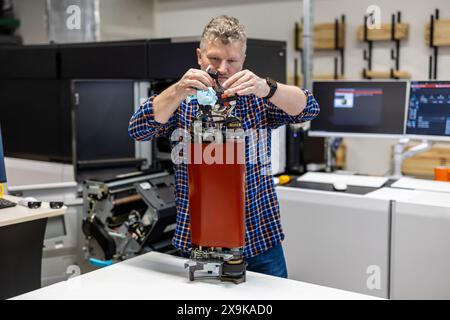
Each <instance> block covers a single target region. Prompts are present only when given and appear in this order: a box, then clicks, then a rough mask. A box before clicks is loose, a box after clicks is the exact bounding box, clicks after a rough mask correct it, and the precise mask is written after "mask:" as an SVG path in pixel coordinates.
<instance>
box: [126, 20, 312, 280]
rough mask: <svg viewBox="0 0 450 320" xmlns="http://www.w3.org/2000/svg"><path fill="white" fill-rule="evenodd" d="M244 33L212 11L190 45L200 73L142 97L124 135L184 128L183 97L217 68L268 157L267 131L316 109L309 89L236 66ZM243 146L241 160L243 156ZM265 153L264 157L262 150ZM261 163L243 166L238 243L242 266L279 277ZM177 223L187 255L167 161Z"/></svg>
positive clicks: (272, 208)
mask: <svg viewBox="0 0 450 320" xmlns="http://www.w3.org/2000/svg"><path fill="white" fill-rule="evenodd" d="M246 41H247V37H246V34H245V30H244V27H243V26H242V25H241V24H240V23H239V21H238V20H237V19H236V18H233V17H229V16H219V17H216V18H214V19H212V20H211V21H210V22H209V23H208V25H207V26H206V27H205V29H204V31H203V34H202V38H201V41H200V48H198V49H197V50H196V52H197V58H198V64H199V65H200V68H201V70H197V69H190V70H188V71H187V72H186V73H185V74H184V75H183V76H182V78H181V80H180V81H178V82H177V83H175V84H174V85H172V86H171V87H169V88H167V89H166V90H164V91H163V92H161V94H159V95H157V96H153V97H150V98H149V99H148V100H147V101H146V102H145V103H143V104H142V105H141V107H140V108H139V110H138V111H137V112H136V113H135V114H134V115H133V116H132V118H131V120H130V126H129V134H130V136H131V137H133V138H134V139H136V140H149V139H153V138H156V137H158V136H162V135H166V136H170V134H171V133H172V132H173V131H174V130H175V129H185V130H188V129H189V126H190V124H191V122H192V121H193V119H195V114H196V112H198V102H197V101H196V100H191V101H190V102H187V101H186V98H187V97H188V96H189V95H193V94H195V93H196V90H197V89H198V90H208V87H214V86H215V84H214V80H213V79H212V78H211V77H210V75H209V74H208V73H207V72H206V71H205V70H206V69H207V68H209V69H210V70H213V71H217V72H218V73H219V75H220V76H219V83H220V84H221V85H222V87H224V88H225V89H226V91H225V94H227V95H228V96H232V95H235V94H237V95H239V98H238V100H237V102H236V107H235V109H234V110H233V111H234V112H235V114H234V115H235V116H237V117H239V118H240V119H241V120H242V122H243V127H244V129H246V130H247V129H256V130H262V129H264V130H268V131H269V132H268V136H269V138H268V141H266V143H267V147H266V150H268V152H267V153H268V156H269V157H270V130H271V129H275V128H277V127H279V126H281V125H284V124H289V123H299V122H304V121H309V120H312V119H313V118H315V117H316V116H317V115H318V113H319V106H318V104H317V102H316V101H315V99H314V98H313V96H312V95H311V93H310V92H308V91H307V90H302V89H300V88H297V87H294V86H288V85H285V84H281V83H276V82H275V81H273V80H270V79H268V80H266V79H263V78H260V77H258V76H257V75H255V74H254V73H253V72H251V71H250V70H242V69H243V64H244V61H245V50H246ZM248 148H249V146H248V145H246V157H248ZM266 156H267V155H266ZM264 169H265V168H264V165H262V164H261V163H256V164H255V163H246V203H245V212H246V218H245V220H246V221H245V225H246V228H245V247H244V256H245V257H246V261H247V263H248V267H247V270H250V271H255V272H261V273H265V274H269V275H274V276H279V277H284V278H286V277H287V269H286V262H285V259H284V254H283V249H282V247H281V241H282V240H283V239H284V234H283V232H282V228H281V222H280V210H279V205H278V200H277V197H276V194H275V191H274V182H273V177H272V176H271V175H270V174H269V175H268V174H266V173H263V171H264ZM175 180H176V203H177V213H178V214H177V227H176V230H175V236H174V238H173V244H174V246H175V247H177V248H179V249H181V250H182V251H183V252H187V251H188V250H189V248H190V229H189V210H188V185H187V183H188V179H187V165H186V164H177V165H175Z"/></svg>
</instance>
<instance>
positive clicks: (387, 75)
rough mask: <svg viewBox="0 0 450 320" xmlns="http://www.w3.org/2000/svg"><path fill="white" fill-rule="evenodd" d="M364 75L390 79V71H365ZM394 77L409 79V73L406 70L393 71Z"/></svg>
mask: <svg viewBox="0 0 450 320" xmlns="http://www.w3.org/2000/svg"><path fill="white" fill-rule="evenodd" d="M366 76H367V77H368V78H372V79H392V77H391V71H373V70H372V71H367V70H366ZM394 78H398V79H411V73H409V72H408V71H394Z"/></svg>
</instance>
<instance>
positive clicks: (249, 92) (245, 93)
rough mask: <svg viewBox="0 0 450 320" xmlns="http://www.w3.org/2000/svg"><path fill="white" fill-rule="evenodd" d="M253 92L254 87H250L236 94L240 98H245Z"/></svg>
mask: <svg viewBox="0 0 450 320" xmlns="http://www.w3.org/2000/svg"><path fill="white" fill-rule="evenodd" d="M254 91H255V87H254V86H250V87H247V88H245V89H242V90H239V91H238V92H237V94H238V95H240V96H245V95H248V94H251V93H253V92H254Z"/></svg>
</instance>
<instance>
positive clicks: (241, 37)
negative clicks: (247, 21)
mask: <svg viewBox="0 0 450 320" xmlns="http://www.w3.org/2000/svg"><path fill="white" fill-rule="evenodd" d="M246 48H247V35H246V33H245V29H244V26H243V25H242V24H241V23H240V22H239V20H238V19H236V18H233V17H229V16H225V15H223V16H219V17H216V18H213V19H212V20H211V21H210V22H209V23H208V24H207V25H206V27H205V29H204V30H203V34H202V38H201V40H200V48H199V49H197V58H198V64H199V65H200V67H201V69H202V70H206V68H208V66H211V67H212V69H213V70H217V71H218V72H219V73H220V74H221V77H220V78H219V82H220V83H223V82H224V81H225V80H226V79H228V78H229V77H230V76H232V75H233V74H235V73H236V72H238V71H241V70H242V67H243V65H244V61H245V50H246Z"/></svg>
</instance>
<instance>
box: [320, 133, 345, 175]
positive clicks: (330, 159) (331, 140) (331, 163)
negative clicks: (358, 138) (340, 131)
mask: <svg viewBox="0 0 450 320" xmlns="http://www.w3.org/2000/svg"><path fill="white" fill-rule="evenodd" d="M341 142H342V138H340V137H327V138H325V139H324V143H325V172H334V171H335V170H336V152H337V149H338V147H339V144H340V143H341Z"/></svg>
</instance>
